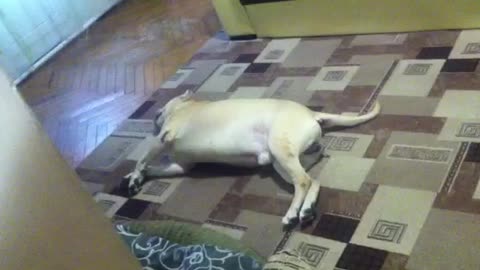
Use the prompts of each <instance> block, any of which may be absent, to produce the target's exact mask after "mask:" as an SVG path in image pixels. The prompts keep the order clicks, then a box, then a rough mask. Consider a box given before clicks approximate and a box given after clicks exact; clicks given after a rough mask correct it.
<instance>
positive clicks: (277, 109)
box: [126, 91, 380, 225]
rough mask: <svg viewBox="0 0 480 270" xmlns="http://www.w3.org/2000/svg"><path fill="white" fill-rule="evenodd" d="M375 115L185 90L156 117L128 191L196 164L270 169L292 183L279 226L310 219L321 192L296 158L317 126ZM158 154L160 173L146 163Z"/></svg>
mask: <svg viewBox="0 0 480 270" xmlns="http://www.w3.org/2000/svg"><path fill="white" fill-rule="evenodd" d="M379 112H380V106H379V105H378V103H377V104H376V105H375V107H374V108H373V110H372V111H371V112H369V113H367V114H364V115H360V116H344V115H335V114H327V113H320V112H314V111H311V110H310V109H308V108H307V107H305V106H303V105H301V104H299V103H296V102H292V101H288V100H276V99H229V100H222V101H216V102H206V101H195V100H193V99H192V95H191V92H190V91H187V92H185V93H184V94H183V95H180V96H178V97H176V98H174V99H172V100H171V101H169V102H168V103H167V104H166V105H165V106H164V107H163V108H162V109H161V110H159V111H158V114H157V116H156V118H155V126H156V127H157V129H158V130H157V131H156V133H157V134H156V135H155V136H156V137H155V144H154V145H153V146H152V147H151V148H150V149H149V150H148V151H147V152H146V153H145V155H144V156H143V157H142V158H141V159H140V160H139V161H138V163H137V165H136V168H135V170H134V171H133V172H131V173H130V174H129V175H127V176H126V178H127V179H128V188H129V191H130V192H131V193H133V194H135V193H137V192H138V191H139V189H140V188H141V185H142V184H143V182H144V177H145V175H155V176H157V177H167V176H173V175H178V174H184V173H186V172H187V171H188V170H189V169H190V168H191V167H192V166H193V165H194V164H195V163H205V162H209V163H226V164H230V165H235V166H247V167H256V166H263V165H268V164H272V165H273V167H274V168H275V170H276V171H277V172H278V173H279V174H280V175H281V176H282V178H283V179H285V180H286V181H288V182H289V183H292V184H293V185H294V188H295V192H294V197H293V200H292V203H291V205H290V208H289V209H288V211H287V213H286V215H285V217H284V218H283V219H282V222H283V223H284V224H286V225H289V224H293V223H294V222H296V221H297V218H298V214H299V213H300V220H301V221H305V220H308V219H310V218H311V217H312V215H313V211H312V207H313V206H314V204H315V203H316V200H317V197H318V193H319V190H320V181H319V179H312V178H311V177H310V176H309V175H308V174H307V173H306V172H305V170H304V168H303V167H302V165H301V164H300V160H299V156H300V155H301V154H302V153H303V152H304V151H305V150H306V149H307V148H309V146H311V145H312V144H313V143H314V142H316V139H317V138H319V136H321V135H322V129H321V126H324V127H328V126H354V125H357V124H360V123H363V122H366V121H368V120H370V119H372V118H374V117H375V116H376V115H378V114H379ZM160 153H162V154H167V155H168V156H169V158H170V159H171V160H172V163H170V164H169V165H168V166H165V167H164V168H161V169H160V170H159V169H158V168H157V169H154V168H153V167H149V166H148V164H149V162H150V161H151V160H152V159H153V158H154V157H155V156H157V155H159V154H160Z"/></svg>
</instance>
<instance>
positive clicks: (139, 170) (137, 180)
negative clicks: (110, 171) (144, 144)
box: [125, 136, 168, 196]
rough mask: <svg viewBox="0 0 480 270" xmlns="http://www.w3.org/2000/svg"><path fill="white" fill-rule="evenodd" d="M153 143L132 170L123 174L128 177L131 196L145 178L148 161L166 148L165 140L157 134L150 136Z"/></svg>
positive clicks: (136, 191) (137, 190) (138, 189)
mask: <svg viewBox="0 0 480 270" xmlns="http://www.w3.org/2000/svg"><path fill="white" fill-rule="evenodd" d="M152 139H153V143H152V145H151V147H150V149H148V150H147V151H146V152H145V153H144V154H143V156H142V157H141V158H140V159H139V160H138V161H137V164H136V166H135V169H134V170H133V172H131V173H130V174H128V175H127V176H125V178H127V179H128V193H129V195H131V196H133V195H135V194H137V193H138V192H139V191H140V189H141V187H142V185H143V183H144V180H145V174H146V172H147V167H148V163H150V161H152V160H153V159H154V158H155V157H156V156H157V155H159V154H160V153H162V152H164V151H165V150H166V148H167V146H168V145H167V144H166V143H165V141H163V142H162V137H160V136H157V137H154V138H152Z"/></svg>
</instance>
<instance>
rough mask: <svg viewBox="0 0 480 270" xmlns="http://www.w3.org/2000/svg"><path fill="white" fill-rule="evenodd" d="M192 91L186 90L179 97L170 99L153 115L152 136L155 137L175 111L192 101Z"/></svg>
mask: <svg viewBox="0 0 480 270" xmlns="http://www.w3.org/2000/svg"><path fill="white" fill-rule="evenodd" d="M192 95H193V93H192V91H190V90H187V91H185V93H183V94H181V95H180V96H177V97H174V98H173V99H171V100H170V101H169V102H167V104H165V106H163V108H161V109H159V110H158V111H157V113H156V115H155V119H154V121H153V123H154V126H155V129H154V132H153V134H154V135H155V136H157V135H158V134H159V133H160V131H161V129H162V126H163V123H165V121H166V120H167V119H168V118H169V117H170V116H171V115H172V114H173V113H174V112H175V110H177V109H178V108H179V107H181V106H182V105H183V104H185V102H187V101H190V100H191V99H192Z"/></svg>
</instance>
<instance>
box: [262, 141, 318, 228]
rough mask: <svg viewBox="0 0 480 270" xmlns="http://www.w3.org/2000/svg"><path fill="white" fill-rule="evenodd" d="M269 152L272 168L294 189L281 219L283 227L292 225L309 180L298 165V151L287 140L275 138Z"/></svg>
mask: <svg viewBox="0 0 480 270" xmlns="http://www.w3.org/2000/svg"><path fill="white" fill-rule="evenodd" d="M270 151H271V152H272V155H273V157H274V161H273V166H274V168H275V170H276V171H277V172H278V173H279V174H280V175H281V176H282V177H283V178H284V179H285V180H286V181H288V182H291V183H292V184H293V185H294V187H295V191H294V196H293V200H292V203H291V204H290V207H289V209H288V211H287V213H286V214H285V216H284V217H283V219H282V223H283V224H284V225H293V224H294V223H296V222H297V221H298V212H299V211H300V208H301V207H302V204H303V201H304V199H305V196H306V195H307V190H308V189H309V187H310V184H311V178H310V176H309V175H308V174H307V172H305V170H304V169H303V167H302V165H301V164H300V159H299V155H298V151H295V150H294V149H292V145H291V144H290V142H289V141H288V140H287V139H285V138H276V139H274V140H272V141H271V143H270Z"/></svg>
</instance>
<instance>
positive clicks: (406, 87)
mask: <svg viewBox="0 0 480 270" xmlns="http://www.w3.org/2000/svg"><path fill="white" fill-rule="evenodd" d="M479 59H480V30H470V31H463V32H460V31H438V32H421V33H409V34H393V35H366V36H341V37H328V38H303V39H284V40H253V41H244V42H243V41H242V42H238V41H237V42H228V41H226V40H225V39H223V38H222V37H221V36H218V37H216V38H214V39H212V40H210V41H208V42H207V43H206V44H205V46H204V47H203V48H202V49H201V50H200V51H198V53H197V54H196V55H195V56H194V57H193V58H192V59H191V61H190V62H189V63H188V64H186V65H185V66H184V68H182V69H180V70H179V71H178V72H177V73H176V74H175V75H174V76H172V77H171V78H170V80H169V81H167V82H165V83H164V84H163V85H162V87H161V88H160V89H159V90H158V91H156V92H155V94H154V95H153V96H152V97H151V98H150V99H149V100H148V101H147V102H145V103H144V104H143V105H142V106H141V107H140V108H139V109H138V110H137V111H136V112H135V113H134V114H132V115H131V117H130V118H129V119H128V120H127V121H126V122H124V123H123V124H122V125H120V127H119V128H118V129H117V130H116V131H115V132H114V133H113V134H112V135H111V136H109V137H108V138H107V139H106V141H105V142H104V143H103V144H101V145H100V146H99V147H98V148H97V149H96V150H95V151H94V152H93V153H92V154H91V155H90V156H89V157H88V158H87V159H86V160H85V161H84V162H83V163H82V164H81V165H80V167H79V168H78V170H77V171H78V173H79V175H80V176H81V178H82V179H83V180H84V185H85V187H86V188H87V189H88V190H89V191H90V192H91V193H92V194H94V196H95V198H96V200H97V201H98V202H99V204H101V205H102V207H104V209H105V213H106V215H107V216H109V217H111V218H112V219H113V220H114V221H122V220H125V219H141V220H159V219H174V220H182V221H187V222H191V223H195V224H198V225H199V226H204V227H208V228H213V229H216V230H219V231H222V232H225V233H227V234H229V235H231V236H233V237H235V238H237V239H241V241H243V242H245V243H247V244H249V245H250V246H252V247H253V248H255V249H256V250H257V251H258V252H260V253H261V254H263V255H264V256H268V255H270V254H271V253H272V252H273V251H274V250H275V249H280V248H282V247H288V248H297V249H298V250H300V252H301V253H302V254H303V255H304V256H305V257H306V258H307V260H308V261H309V263H310V264H311V265H312V266H313V267H314V268H315V269H349V270H354V269H368V270H374V269H405V268H406V269H436V270H441V269H448V270H451V269H479V268H480V256H478V254H479V252H480V241H478V236H479V235H480V216H479V214H480V185H478V182H479V178H480V163H479V162H480V144H479V142H480V106H479V105H480V72H479V70H480V68H479V67H478V61H479ZM186 89H193V90H196V97H197V98H199V99H207V100H219V99H227V98H262V97H274V98H280V99H291V100H295V101H298V102H300V103H303V104H306V105H308V106H309V107H310V108H312V109H315V110H322V111H325V112H330V113H351V112H360V111H362V110H363V111H365V110H366V109H368V108H369V106H370V105H371V104H372V103H373V101H375V100H378V101H379V102H380V103H381V104H382V106H383V111H382V113H381V115H380V116H378V117H377V118H376V119H375V120H373V121H371V122H369V123H367V124H363V125H360V126H358V127H355V128H351V129H343V130H331V131H329V132H327V134H326V135H325V137H323V138H322V139H321V142H322V144H323V146H324V147H325V149H326V153H327V154H329V157H327V158H323V159H322V160H321V161H320V162H319V163H317V164H316V165H314V166H313V168H312V169H311V170H310V171H309V173H310V174H311V175H312V176H313V177H315V178H319V179H321V181H322V190H321V192H320V197H319V202H318V204H317V209H316V210H317V213H318V217H317V218H316V219H315V220H314V222H313V224H311V225H310V226H306V227H304V228H296V229H294V230H293V231H290V232H286V233H285V232H284V231H283V230H282V225H281V222H280V220H281V217H282V216H283V215H284V214H285V212H286V210H287V208H288V206H289V204H290V200H291V198H292V195H291V189H289V187H288V186H287V187H285V184H282V183H281V181H280V182H279V181H278V178H277V177H276V176H275V175H274V174H273V173H272V172H271V170H270V169H268V168H267V169H265V170H261V171H259V172H256V171H247V170H243V169H229V168H225V167H223V166H210V167H209V168H204V169H203V170H200V171H197V172H195V173H193V174H191V175H189V176H187V177H179V178H176V179H162V180H156V181H151V182H149V183H148V184H146V185H145V187H144V189H143V191H142V192H141V193H140V194H139V195H137V196H136V197H134V198H127V197H126V196H124V191H123V190H122V189H120V188H119V184H120V182H121V180H122V177H123V176H124V175H125V174H127V173H128V172H130V171H131V170H132V168H133V166H134V165H135V160H136V159H138V158H139V155H140V153H141V152H142V149H144V148H145V147H146V146H147V145H148V144H149V140H145V138H146V137H147V136H148V135H149V134H150V133H151V131H152V129H153V125H152V121H151V120H152V118H153V116H154V113H155V111H156V110H157V109H158V108H160V107H162V106H163V105H164V104H165V103H166V102H167V101H168V99H170V98H172V97H174V96H176V95H178V94H180V93H183V91H184V90H186Z"/></svg>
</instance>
